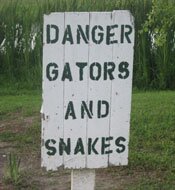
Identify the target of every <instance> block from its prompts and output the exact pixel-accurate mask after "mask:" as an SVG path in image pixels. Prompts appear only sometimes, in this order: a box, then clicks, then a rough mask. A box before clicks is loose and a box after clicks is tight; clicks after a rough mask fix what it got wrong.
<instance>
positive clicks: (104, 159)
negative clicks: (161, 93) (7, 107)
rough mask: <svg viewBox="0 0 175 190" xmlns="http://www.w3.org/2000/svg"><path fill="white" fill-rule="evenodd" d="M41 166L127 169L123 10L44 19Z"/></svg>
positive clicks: (129, 39) (128, 21) (128, 27)
mask: <svg viewBox="0 0 175 190" xmlns="http://www.w3.org/2000/svg"><path fill="white" fill-rule="evenodd" d="M43 30H44V32H43V36H44V38H43V43H44V45H43V106H42V108H43V109H42V110H43V114H42V149H41V150H42V166H43V167H46V169H47V170H57V169H58V168H59V167H60V166H63V167H65V168H73V169H79V168H102V167H108V166H109V165H116V166H117V165H126V164H127V162H128V143H129V127H130V111H131V89H132V68H133V46H134V23H133V17H132V15H131V14H130V12H129V11H113V12H81V13H80V12H66V13H51V14H50V15H45V16H44V29H43Z"/></svg>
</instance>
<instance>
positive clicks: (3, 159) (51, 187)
mask: <svg viewBox="0 0 175 190" xmlns="http://www.w3.org/2000/svg"><path fill="white" fill-rule="evenodd" d="M15 117H18V120H15ZM15 117H14V118H13V119H11V120H10V121H9V119H8V120H3V122H0V132H2V131H4V130H6V131H11V132H13V133H19V132H20V133H22V131H23V130H26V128H28V127H30V126H31V125H32V123H34V122H40V116H36V117H26V118H23V117H21V118H20V116H19V115H16V116H15ZM24 126H25V128H24ZM10 152H14V153H16V154H17V155H18V156H19V157H20V159H21V164H20V170H21V173H22V177H21V178H22V179H21V182H20V185H18V186H14V185H12V184H6V183H4V174H5V168H6V165H7V158H8V155H9V153H10ZM40 163H41V157H40V150H38V151H34V153H33V152H32V153H31V152H30V151H28V150H23V151H22V152H21V151H20V152H19V151H17V149H16V147H15V145H14V144H13V143H10V142H2V141H0V190H11V189H12V190H13V189H39V190H68V189H70V186H71V171H70V170H63V169H60V170H59V171H57V172H46V171H45V170H44V169H42V168H41V167H40ZM148 175H150V176H151V175H153V174H152V173H151V174H149V173H146V172H142V171H135V172H133V171H132V173H130V172H129V170H128V169H126V168H125V167H112V168H107V169H98V170H96V190H124V189H128V187H129V186H130V185H132V184H134V183H135V182H136V181H138V180H139V179H141V178H143V177H144V176H148Z"/></svg>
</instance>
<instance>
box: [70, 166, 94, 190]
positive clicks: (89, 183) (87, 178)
mask: <svg viewBox="0 0 175 190" xmlns="http://www.w3.org/2000/svg"><path fill="white" fill-rule="evenodd" d="M82 189H83V190H94V189H95V170H93V169H91V170H87V169H83V170H72V173H71V190H82Z"/></svg>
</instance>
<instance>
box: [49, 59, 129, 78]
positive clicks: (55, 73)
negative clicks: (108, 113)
mask: <svg viewBox="0 0 175 190" xmlns="http://www.w3.org/2000/svg"><path fill="white" fill-rule="evenodd" d="M70 65H71V64H70V63H68V62H67V63H65V65H64V67H63V69H62V71H59V65H58V64H57V63H54V62H52V63H49V64H48V65H47V66H46V77H47V79H48V80H49V81H54V80H56V79H57V78H58V77H59V75H61V76H60V77H61V80H62V81H65V80H68V81H73V79H74V78H73V73H72V69H71V67H70ZM72 67H75V69H77V70H78V73H79V74H78V80H79V81H83V80H84V79H86V77H84V74H85V73H86V72H87V71H88V72H89V77H90V79H91V80H94V81H98V80H100V79H102V80H113V79H115V78H116V72H115V71H116V70H117V71H118V74H117V77H118V78H120V79H126V78H128V77H129V69H128V67H129V63H128V62H126V61H122V62H121V63H119V64H118V65H117V64H115V63H114V62H112V61H109V62H104V63H103V64H100V63H98V62H93V63H91V64H89V65H88V63H87V62H76V63H75V64H74V65H73V66H72ZM75 77H77V75H76V76H75Z"/></svg>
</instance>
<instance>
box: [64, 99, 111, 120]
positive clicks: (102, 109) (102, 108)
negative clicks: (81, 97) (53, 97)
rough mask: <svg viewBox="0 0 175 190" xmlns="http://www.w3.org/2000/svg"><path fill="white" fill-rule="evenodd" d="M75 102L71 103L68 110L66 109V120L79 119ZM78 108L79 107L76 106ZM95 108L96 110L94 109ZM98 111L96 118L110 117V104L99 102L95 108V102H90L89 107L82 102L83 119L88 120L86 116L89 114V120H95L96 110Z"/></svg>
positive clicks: (103, 101)
mask: <svg viewBox="0 0 175 190" xmlns="http://www.w3.org/2000/svg"><path fill="white" fill-rule="evenodd" d="M74 107H75V106H74V103H73V101H69V103H68V105H67V108H66V114H65V120H67V119H69V118H70V117H71V119H77V116H76V111H75V108H74ZM76 107H77V106H76ZM94 107H95V108H94ZM95 109H96V110H97V112H96V117H97V118H98V119H100V118H104V117H107V116H108V115H109V102H108V101H105V100H99V101H97V103H96V106H94V101H92V100H91V101H89V105H87V103H86V101H82V102H81V107H80V108H79V110H80V112H81V114H78V115H81V119H84V118H86V117H85V114H87V116H88V118H89V119H92V118H94V116H95V113H94V110H95Z"/></svg>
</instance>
